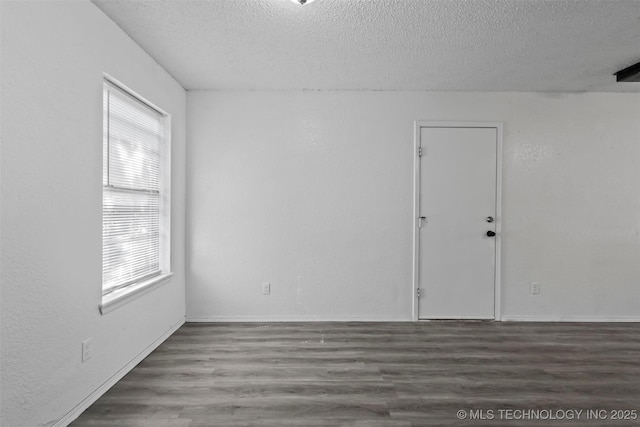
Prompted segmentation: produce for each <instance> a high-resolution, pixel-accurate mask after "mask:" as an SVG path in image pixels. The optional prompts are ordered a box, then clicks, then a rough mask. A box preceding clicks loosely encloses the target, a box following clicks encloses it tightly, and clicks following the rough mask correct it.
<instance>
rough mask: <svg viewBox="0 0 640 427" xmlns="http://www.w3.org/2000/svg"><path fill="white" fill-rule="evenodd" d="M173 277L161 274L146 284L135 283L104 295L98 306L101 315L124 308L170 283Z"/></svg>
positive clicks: (171, 274) (146, 281)
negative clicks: (136, 299) (141, 296)
mask: <svg viewBox="0 0 640 427" xmlns="http://www.w3.org/2000/svg"><path fill="white" fill-rule="evenodd" d="M172 277H173V273H168V274H161V275H160V276H154V277H152V278H150V279H149V280H145V281H144V282H139V283H134V284H132V285H129V286H127V287H125V288H122V289H118V290H117V291H113V292H111V293H110V294H107V295H103V296H102V302H101V303H100V304H99V305H98V308H99V309H100V314H107V313H109V312H111V311H113V310H115V309H116V308H118V307H121V306H123V305H124V304H126V303H127V302H129V301H131V300H133V299H134V298H137V297H139V296H140V295H143V294H145V293H147V292H149V291H150V290H152V289H155V288H157V287H158V286H160V285H164V284H165V283H168V282H169V279H171V278H172Z"/></svg>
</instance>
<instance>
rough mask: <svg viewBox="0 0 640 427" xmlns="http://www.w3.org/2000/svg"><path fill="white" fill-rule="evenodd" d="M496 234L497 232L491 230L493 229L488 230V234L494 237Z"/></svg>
mask: <svg viewBox="0 0 640 427" xmlns="http://www.w3.org/2000/svg"><path fill="white" fill-rule="evenodd" d="M495 235H496V233H494V232H493V231H491V230H489V231H487V236H489V237H493V236H495Z"/></svg>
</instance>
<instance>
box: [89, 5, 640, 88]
mask: <svg viewBox="0 0 640 427" xmlns="http://www.w3.org/2000/svg"><path fill="white" fill-rule="evenodd" d="M93 2H94V3H95V4H96V5H97V6H98V7H99V8H100V9H102V10H103V11H104V13H106V14H107V15H108V16H109V17H110V18H111V19H112V20H113V21H115V22H116V23H117V24H118V25H119V26H120V27H122V29H123V30H124V31H125V32H126V33H127V34H129V35H130V36H131V38H133V40H135V41H136V42H137V43H138V44H140V46H142V47H143V48H144V49H145V50H146V51H147V52H148V53H149V54H150V55H151V56H152V57H154V58H155V59H156V60H157V61H158V62H159V63H160V64H161V65H162V66H163V67H164V68H165V69H166V70H168V71H169V72H170V73H171V74H172V75H173V76H174V77H175V78H176V79H177V80H178V81H179V82H180V83H181V84H182V85H183V86H184V87H185V88H187V89H274V90H278V89H310V90H432V91H451V90H457V91H470V90H471V91H632V92H640V83H615V82H614V81H615V78H614V77H613V76H612V74H613V73H614V72H615V71H618V70H620V69H622V68H624V67H626V66H628V65H631V64H633V63H635V62H638V61H640V0H509V1H505V0H316V1H315V2H313V3H311V4H307V5H305V6H300V5H297V4H295V3H294V2H292V1H291V0H208V1H196V0H170V1H166V0H151V1H146V0H145V1H140V0H93Z"/></svg>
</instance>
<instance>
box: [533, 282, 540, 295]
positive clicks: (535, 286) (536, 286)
mask: <svg viewBox="0 0 640 427" xmlns="http://www.w3.org/2000/svg"><path fill="white" fill-rule="evenodd" d="M539 293H540V283H539V282H531V295H538V294H539Z"/></svg>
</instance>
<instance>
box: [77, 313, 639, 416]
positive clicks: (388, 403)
mask: <svg viewBox="0 0 640 427" xmlns="http://www.w3.org/2000/svg"><path fill="white" fill-rule="evenodd" d="M459 410H464V411H466V412H465V416H466V418H465V419H463V420H461V419H459V418H458V415H457V413H458V411H459ZM580 410H582V411H584V412H582V413H580V414H579V413H578V412H577V411H580ZM588 410H591V411H595V410H598V411H599V412H597V413H594V412H592V413H591V415H590V417H589V418H587V416H588V414H587V411H588ZM618 410H621V411H624V410H628V411H630V412H629V413H628V416H627V417H626V418H629V419H627V420H614V419H612V418H613V417H615V416H616V415H620V416H622V417H625V415H626V414H627V413H624V412H612V411H618ZM469 411H474V412H473V413H470V412H469ZM509 411H512V412H509ZM519 411H520V412H519ZM546 411H549V412H546ZM574 411H576V412H574ZM603 411H604V412H603ZM631 411H636V412H635V413H636V414H637V415H636V417H634V416H633V413H634V412H631ZM469 417H474V418H475V419H469ZM568 417H572V418H571V419H568ZM478 418H484V419H478ZM531 418H533V419H531ZM562 418H564V419H562ZM632 418H636V419H635V420H634V419H632ZM71 425H72V426H73V427H82V426H104V427H106V426H109V427H111V426H145V427H151V426H153V427H164V426H167V427H205V426H206V427H209V426H230V427H236V426H261V427H266V426H273V427H286V426H309V427H316V426H357V427H364V426H371V427H382V426H389V427H405V426H414V427H415V426H530V425H531V426H552V425H562V426H567V425H570V426H582V425H593V426H609V425H612V426H639V425H640V324H638V323H635V324H634V323H616V324H612V323H607V324H604V323H590V324H588V323H499V322H496V323H493V322H419V323H356V322H354V323H344V322H336V323H333V322H318V323H269V324H258V323H214V324H194V323H192V324H186V325H185V326H183V327H182V328H180V329H179V330H178V331H177V332H176V333H175V334H174V335H173V336H171V337H170V338H169V339H168V340H167V341H165V342H164V343H163V344H162V345H161V346H160V347H159V348H158V349H156V350H155V351H154V352H153V353H152V354H150V355H149V356H148V357H147V358H146V359H145V360H144V361H142V362H141V363H140V364H139V365H138V366H137V367H136V368H135V369H133V370H132V371H131V372H130V373H129V374H128V375H127V376H125V377H124V378H123V379H122V380H121V381H120V382H119V383H118V384H116V385H115V386H114V387H113V388H112V389H111V390H109V391H108V392H107V393H106V394H105V395H104V396H102V397H101V398H100V399H99V400H98V401H96V402H95V403H94V404H93V405H92V406H91V407H90V408H89V409H88V410H87V411H85V412H84V413H83V414H82V415H81V416H80V417H79V418H78V419H77V420H76V421H75V422H73V423H72V424H71Z"/></svg>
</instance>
